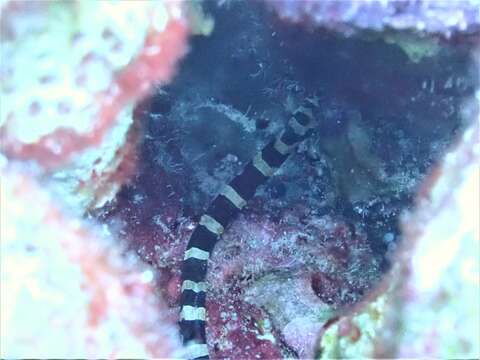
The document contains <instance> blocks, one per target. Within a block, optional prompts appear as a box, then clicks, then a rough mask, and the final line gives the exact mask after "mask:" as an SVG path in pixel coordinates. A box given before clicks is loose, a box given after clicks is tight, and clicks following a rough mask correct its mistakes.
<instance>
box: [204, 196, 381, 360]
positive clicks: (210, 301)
mask: <svg viewBox="0 0 480 360" xmlns="http://www.w3.org/2000/svg"><path fill="white" fill-rule="evenodd" d="M210 266H211V267H210V269H211V271H210V273H209V277H208V281H209V284H210V291H211V292H212V296H211V297H207V306H208V308H209V309H212V312H213V313H215V311H213V310H216V308H218V307H219V308H221V309H222V311H221V312H222V314H223V317H228V318H238V319H242V321H245V318H250V319H251V321H253V323H254V324H255V326H256V330H255V331H256V333H257V338H256V339H257V341H259V340H262V341H268V342H270V343H271V344H270V346H274V347H277V348H278V349H279V350H281V349H282V345H281V344H282V342H283V343H284V344H286V345H287V346H289V347H290V348H291V349H293V350H295V351H296V352H297V354H298V355H299V356H301V357H312V356H314V348H315V344H316V342H317V340H318V339H317V337H318V335H319V331H318V330H320V329H321V328H322V327H323V326H324V325H325V324H326V323H327V322H328V321H329V320H330V319H332V318H334V317H336V316H338V315H339V314H342V313H343V312H344V311H346V310H347V309H348V308H349V305H352V304H354V303H355V302H357V301H358V300H359V299H361V298H362V296H363V294H365V293H366V292H367V291H368V290H369V288H370V287H371V286H372V284H374V283H375V281H376V279H378V277H379V275H380V272H379V261H378V259H375V256H373V254H372V252H371V249H370V247H369V245H368V242H367V239H366V238H365V236H362V235H354V234H352V233H351V231H350V229H349V228H348V226H347V225H346V224H345V223H343V222H342V221H341V220H339V219H335V218H333V217H331V216H317V215H315V214H314V213H310V212H309V211H308V210H307V209H305V208H302V207H301V206H298V207H293V209H291V210H286V211H285V212H284V213H283V214H281V216H279V219H275V220H274V219H269V218H268V217H265V216H260V215H254V214H251V213H250V214H247V215H246V216H241V217H240V218H239V219H238V220H237V221H235V222H234V223H233V224H232V226H231V228H230V229H229V232H228V234H226V235H225V238H224V241H222V242H221V243H219V244H218V245H217V248H216V249H215V251H214V256H213V259H212V261H211V264H210ZM235 298H237V299H238V300H236V302H237V303H238V302H239V301H240V302H245V303H246V304H248V305H246V304H245V305H242V306H240V307H239V308H237V307H236V306H233V307H232V308H230V309H228V308H226V307H225V306H224V304H225V303H226V302H228V301H232V300H231V299H235ZM242 307H243V308H251V307H253V308H254V309H256V310H255V312H256V313H258V316H257V317H256V316H254V315H250V316H247V315H248V313H247V314H245V310H242ZM260 308H261V309H263V311H266V313H264V312H263V311H261V310H260ZM212 320H213V319H212ZM209 325H210V326H212V327H217V326H218V325H216V324H215V321H213V324H209ZM229 326H230V323H227V324H224V325H222V326H221V329H220V330H219V329H215V330H214V332H213V334H212V335H211V336H209V335H208V334H207V338H208V339H209V343H210V345H211V347H212V348H217V347H219V348H220V349H222V351H220V352H219V353H216V356H218V357H225V356H227V357H235V355H234V354H237V355H238V356H240V357H242V351H244V353H243V357H252V356H253V355H254V354H255V351H258V353H257V354H258V355H259V356H260V355H261V350H260V349H261V347H259V348H258V349H256V347H255V346H254V345H253V344H252V343H251V342H248V341H245V340H242V338H241V337H236V336H233V335H232V334H231V333H230V331H229ZM298 326H300V327H301V328H303V327H306V328H309V329H310V331H305V332H303V331H302V332H298V330H299V328H298ZM235 331H238V332H241V331H240V330H238V329H236V330H235ZM243 331H244V333H245V334H250V333H251V332H252V330H251V329H250V328H249V327H243ZM244 336H246V335H244ZM247 337H248V336H247ZM242 349H243V350H242Z"/></svg>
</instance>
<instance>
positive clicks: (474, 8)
mask: <svg viewBox="0 0 480 360" xmlns="http://www.w3.org/2000/svg"><path fill="white" fill-rule="evenodd" d="M267 3H268V5H269V6H271V7H272V8H273V9H275V11H276V12H277V13H278V15H279V16H280V17H282V18H284V19H286V20H289V21H293V22H300V23H305V22H308V23H311V24H313V25H315V26H322V27H326V28H328V29H332V30H335V31H338V32H342V33H344V34H346V35H349V34H352V33H354V32H357V31H362V30H370V31H371V30H374V31H382V30H386V29H395V30H416V31H417V32H425V33H434V34H435V33H439V34H442V35H444V36H451V35H452V34H453V33H455V32H461V33H462V35H463V36H464V35H465V34H469V33H472V34H473V33H475V32H476V31H478V29H479V26H480V12H479V11H478V6H479V2H478V0H459V1H437V0H402V1H389V0H387V1H383V0H373V1H355V0H353V1H350V0H345V1H303V0H302V1H296V0H277V1H267Z"/></svg>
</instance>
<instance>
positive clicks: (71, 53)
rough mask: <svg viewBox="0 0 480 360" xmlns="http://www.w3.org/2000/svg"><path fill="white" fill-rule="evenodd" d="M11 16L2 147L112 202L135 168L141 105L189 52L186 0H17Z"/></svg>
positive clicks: (77, 200) (93, 198)
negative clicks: (135, 120)
mask: <svg viewBox="0 0 480 360" xmlns="http://www.w3.org/2000/svg"><path fill="white" fill-rule="evenodd" d="M1 24H2V27H1V30H2V34H1V36H2V61H3V64H2V72H1V79H2V87H1V91H2V108H1V117H0V139H1V150H2V152H3V153H4V154H5V155H6V156H7V157H8V158H9V159H11V160H13V159H18V160H22V161H32V160H33V161H35V162H36V163H38V164H39V165H40V166H41V167H43V168H45V169H47V170H48V171H49V172H55V173H54V176H53V177H54V178H55V180H56V181H57V182H58V183H59V184H60V188H61V189H62V190H64V191H65V194H64V195H65V197H67V198H68V199H69V200H70V201H71V202H72V206H74V207H79V208H80V209H81V210H83V209H85V208H87V207H97V206H102V205H103V204H104V203H105V202H106V201H108V200H111V199H112V198H113V197H114V195H115V193H116V192H117V191H118V189H119V188H120V186H121V185H122V183H124V182H125V181H126V180H127V179H128V177H129V176H130V175H131V173H132V166H131V164H132V160H133V159H134V157H135V151H134V146H135V141H134V138H135V135H134V134H132V132H134V131H135V130H132V124H133V116H132V109H133V106H134V105H135V103H136V102H137V101H139V100H140V99H142V98H143V97H144V96H145V95H146V94H147V93H148V92H149V90H150V89H151V88H152V87H153V85H155V84H165V83H168V82H169V81H170V80H171V79H172V77H173V75H174V73H175V70H176V63H177V61H178V59H179V58H181V57H182V56H183V55H184V54H185V53H186V50H187V45H186V41H187V37H188V35H189V27H188V22H187V20H186V18H185V11H184V7H183V4H182V3H181V2H149V1H146V2H140V3H136V2H121V3H116V2H110V1H105V2H100V3H95V2H81V1H78V2H76V1H73V2H56V1H45V2H30V1H12V2H8V3H7V4H6V5H4V9H3V11H2V15H1ZM136 138H138V136H136ZM123 147H128V148H129V149H128V151H125V150H124V149H122V148H123ZM80 194H81V195H82V196H78V195H80Z"/></svg>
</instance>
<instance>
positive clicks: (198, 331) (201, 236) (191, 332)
mask: <svg viewBox="0 0 480 360" xmlns="http://www.w3.org/2000/svg"><path fill="white" fill-rule="evenodd" d="M317 106H318V104H317V103H316V102H315V101H313V100H312V101H310V100H309V101H305V103H304V104H303V105H302V106H300V107H299V108H298V109H296V110H295V111H294V112H293V113H292V116H291V118H290V120H289V121H288V124H287V126H286V128H285V129H284V131H283V132H282V134H281V135H280V136H279V137H278V138H276V139H275V140H273V141H271V142H270V143H269V144H268V145H267V146H265V147H264V148H263V149H262V150H261V151H260V152H258V153H257V154H256V155H255V156H254V158H253V159H252V160H251V161H250V162H249V163H248V164H247V165H246V166H245V168H244V169H243V171H242V172H241V173H240V174H239V175H237V176H236V177H235V178H234V179H233V180H232V181H231V182H230V183H229V184H226V185H225V186H224V187H223V189H222V191H221V192H220V194H219V195H218V196H217V197H216V198H215V199H214V200H213V202H212V203H211V204H210V206H209V207H208V209H207V211H206V212H205V214H203V215H202V216H201V218H200V221H199V223H198V225H197V227H196V228H195V229H194V231H193V233H192V235H191V237H190V240H189V242H188V245H187V248H186V250H185V255H184V260H183V266H182V288H181V291H182V293H181V298H180V306H181V309H180V334H181V335H182V337H183V342H184V344H185V346H186V347H187V352H188V356H189V358H191V359H208V358H209V353H208V347H207V342H206V332H205V327H206V317H207V311H206V308H205V298H206V292H207V284H206V282H205V279H206V276H207V263H208V259H209V257H210V254H211V252H212V250H213V248H214V247H215V244H216V243H217V241H218V240H219V238H220V236H221V235H222V234H223V233H224V232H225V229H226V228H227V226H228V225H229V224H230V223H231V222H232V220H233V219H234V218H235V217H236V215H237V214H238V213H239V212H240V211H241V210H242V209H243V208H244V206H245V205H246V204H247V202H248V200H250V199H251V198H252V197H253V196H254V195H255V192H256V190H257V188H258V187H259V186H260V185H262V184H263V183H265V182H266V181H267V180H268V179H269V178H270V177H271V176H272V175H273V174H274V173H275V171H276V170H277V169H278V168H279V167H280V166H282V164H283V163H284V162H285V160H286V159H287V158H288V157H289V155H290V154H291V153H292V152H293V150H294V149H295V148H296V146H297V145H298V144H299V143H300V142H302V141H303V140H304V139H305V138H307V137H308V135H309V134H310V133H311V129H312V128H313V125H314V113H313V110H314V109H315V107H317Z"/></svg>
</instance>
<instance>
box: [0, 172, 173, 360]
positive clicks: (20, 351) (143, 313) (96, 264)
mask: <svg viewBox="0 0 480 360" xmlns="http://www.w3.org/2000/svg"><path fill="white" fill-rule="evenodd" d="M1 175H2V188H1V190H2V192H1V208H2V212H1V214H2V219H1V222H2V232H1V254H2V262H1V283H0V284H1V292H0V293H1V316H0V319H1V320H0V323H1V333H2V336H1V346H0V352H1V357H2V358H3V357H7V358H21V357H55V358H71V357H80V358H84V357H87V358H90V357H102V358H118V357H135V358H138V357H145V358H150V357H156V358H158V357H161V358H165V357H174V356H177V355H178V353H176V351H178V350H179V348H180V343H179V338H178V336H177V335H176V334H177V333H176V324H175V314H171V313H170V312H169V310H168V309H167V307H166V305H165V304H164V303H163V301H161V299H159V298H158V297H157V296H156V295H155V293H154V292H155V286H154V285H155V282H154V273H153V271H152V269H149V268H147V267H145V266H144V265H141V264H140V263H139V262H138V260H137V259H135V258H134V257H132V256H126V255H124V254H122V251H121V248H120V247H119V246H118V244H116V243H115V240H114V239H113V238H112V236H111V234H110V233H109V232H108V231H106V230H105V229H103V230H102V228H101V227H100V226H97V225H94V224H92V223H89V222H86V221H83V220H79V219H77V218H75V217H72V216H70V215H69V211H67V210H66V209H65V208H63V207H62V206H61V205H59V204H58V202H57V201H54V200H53V198H52V196H51V195H50V194H49V192H48V189H41V188H40V184H39V183H37V181H35V180H34V179H33V178H32V177H31V175H32V174H29V173H26V172H23V171H22V169H21V168H18V167H16V168H3V169H2V171H1ZM32 201H33V202H34V204H35V205H34V206H32ZM172 315H173V316H172Z"/></svg>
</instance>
